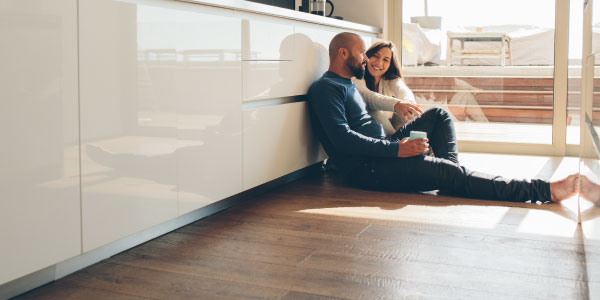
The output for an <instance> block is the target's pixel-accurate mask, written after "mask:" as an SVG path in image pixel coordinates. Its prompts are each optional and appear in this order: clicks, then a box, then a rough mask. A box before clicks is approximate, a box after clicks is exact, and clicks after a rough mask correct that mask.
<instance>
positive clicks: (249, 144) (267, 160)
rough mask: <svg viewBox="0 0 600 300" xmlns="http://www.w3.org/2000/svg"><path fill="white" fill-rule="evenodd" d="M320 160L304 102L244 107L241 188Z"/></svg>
mask: <svg viewBox="0 0 600 300" xmlns="http://www.w3.org/2000/svg"><path fill="white" fill-rule="evenodd" d="M322 160H323V156H322V152H321V148H320V146H319V143H318V142H317V140H316V138H315V137H314V136H313V134H312V129H311V125H310V119H309V115H308V106H307V103H306V102H295V103H288V104H281V105H273V106H266V107H261V108H255V109H248V110H244V189H245V190H247V189H250V188H253V187H255V186H257V185H260V184H263V183H265V182H269V181H271V180H273V179H276V178H279V177H281V176H284V175H287V174H289V173H292V172H294V171H297V170H299V169H302V168H304V167H307V166H310V165H312V164H314V163H317V162H319V161H322Z"/></svg>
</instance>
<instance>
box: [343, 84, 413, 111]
mask: <svg viewBox="0 0 600 300" xmlns="http://www.w3.org/2000/svg"><path fill="white" fill-rule="evenodd" d="M352 82H354V83H355V84H356V89H357V90H358V92H359V93H360V94H361V95H362V96H363V98H365V102H367V107H368V108H369V109H370V110H384V111H394V105H396V103H398V102H400V101H399V100H398V99H396V98H394V97H390V96H384V95H382V94H380V93H377V92H373V91H371V90H370V89H369V88H367V83H366V82H365V80H364V79H356V78H355V77H352ZM409 91H410V90H409ZM413 98H414V97H413ZM413 101H414V100H413Z"/></svg>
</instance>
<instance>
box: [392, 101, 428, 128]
mask: <svg viewBox="0 0 600 300" xmlns="http://www.w3.org/2000/svg"><path fill="white" fill-rule="evenodd" d="M394 112H396V113H397V114H398V115H399V116H400V118H402V120H404V122H406V123H408V122H410V121H414V120H416V119H417V118H419V117H421V114H422V113H423V109H422V108H421V106H420V105H418V104H414V103H410V102H404V101H398V103H396V104H395V105H394Z"/></svg>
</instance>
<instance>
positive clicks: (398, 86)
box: [382, 78, 416, 103]
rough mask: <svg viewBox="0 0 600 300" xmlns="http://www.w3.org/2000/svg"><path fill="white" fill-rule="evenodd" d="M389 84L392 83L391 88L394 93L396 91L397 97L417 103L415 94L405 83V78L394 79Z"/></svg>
mask: <svg viewBox="0 0 600 300" xmlns="http://www.w3.org/2000/svg"><path fill="white" fill-rule="evenodd" d="M382 81H383V80H382ZM389 84H390V89H391V90H392V93H394V96H396V98H398V99H400V100H404V101H408V102H411V103H416V101H415V95H414V94H413V92H412V91H411V90H410V89H409V88H408V86H407V85H406V83H404V80H402V79H400V78H396V79H392V80H390V81H389Z"/></svg>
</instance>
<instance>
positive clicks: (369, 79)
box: [365, 41, 403, 92]
mask: <svg viewBox="0 0 600 300" xmlns="http://www.w3.org/2000/svg"><path fill="white" fill-rule="evenodd" d="M383 47H387V48H390V50H391V51H392V59H391V61H390V67H389V69H388V70H387V71H386V72H385V73H384V74H383V75H382V76H381V78H383V79H387V80H392V79H396V78H403V76H402V69H401V68H400V61H399V58H398V48H396V45H394V43H393V42H391V41H379V42H376V43H375V44H373V45H371V47H369V50H367V52H366V54H367V57H371V56H372V55H374V54H375V53H377V51H379V49H381V48H383ZM365 82H366V83H367V87H368V88H369V89H370V90H372V91H375V80H374V79H373V76H371V74H370V73H369V68H365ZM375 92H377V91H375Z"/></svg>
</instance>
